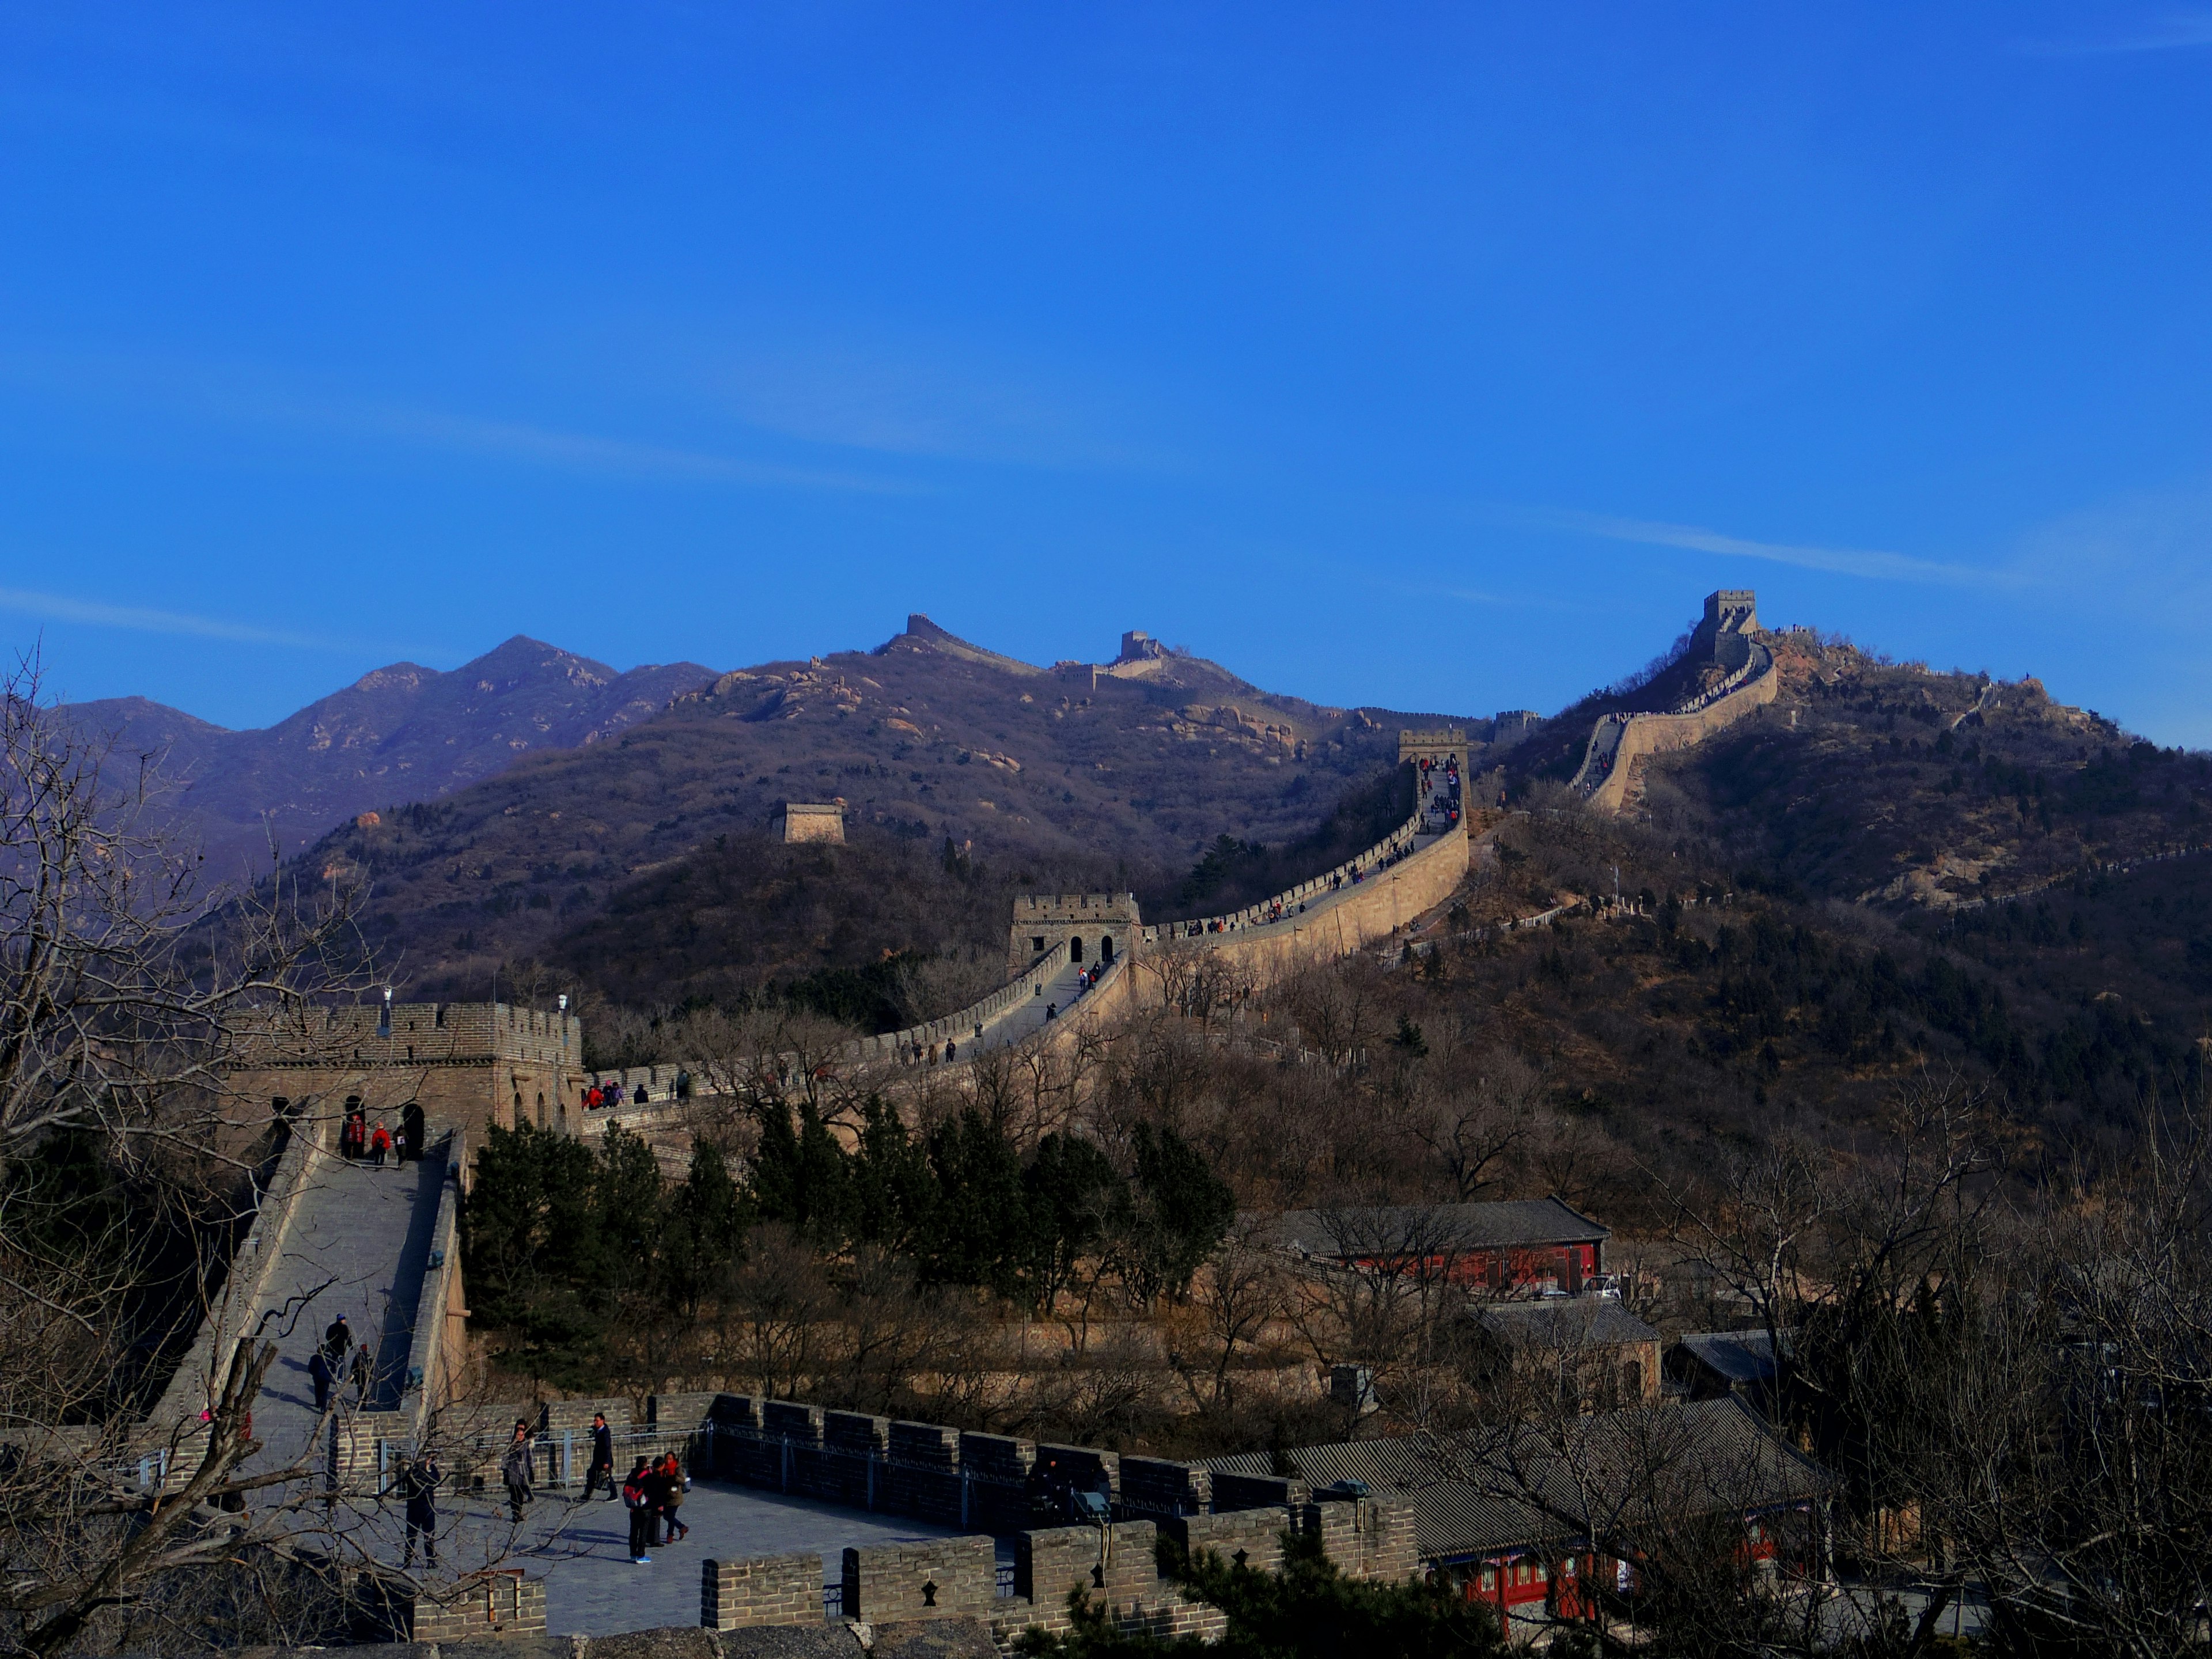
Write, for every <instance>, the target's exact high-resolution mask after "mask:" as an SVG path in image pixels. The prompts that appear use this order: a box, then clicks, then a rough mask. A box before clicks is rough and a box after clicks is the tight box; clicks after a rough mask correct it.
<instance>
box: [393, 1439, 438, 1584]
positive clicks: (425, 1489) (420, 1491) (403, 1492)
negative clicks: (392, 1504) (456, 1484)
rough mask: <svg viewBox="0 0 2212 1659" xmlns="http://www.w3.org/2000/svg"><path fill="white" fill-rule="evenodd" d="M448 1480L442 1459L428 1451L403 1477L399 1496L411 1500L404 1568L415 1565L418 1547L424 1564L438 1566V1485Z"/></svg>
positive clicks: (400, 1478) (402, 1560)
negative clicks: (417, 1546)
mask: <svg viewBox="0 0 2212 1659" xmlns="http://www.w3.org/2000/svg"><path fill="white" fill-rule="evenodd" d="M444 1478H445V1474H444V1471H442V1470H441V1469H440V1468H439V1467H438V1460H437V1458H436V1457H435V1456H434V1455H432V1454H430V1453H428V1452H424V1453H423V1454H422V1455H421V1456H420V1457H418V1458H416V1460H415V1461H414V1462H411V1463H410V1464H409V1465H408V1466H407V1468H406V1469H405V1470H404V1472H403V1473H402V1474H401V1475H400V1477H399V1495H400V1497H402V1498H405V1499H406V1500H407V1553H406V1554H405V1555H404V1556H403V1557H402V1558H401V1559H400V1563H399V1565H400V1566H401V1567H402V1568H403V1569H404V1568H407V1567H411V1566H413V1565H415V1546H416V1542H417V1541H420V1542H421V1543H422V1565H425V1566H428V1567H435V1566H436V1565H438V1484H439V1482H440V1481H441V1480H443V1479H444Z"/></svg>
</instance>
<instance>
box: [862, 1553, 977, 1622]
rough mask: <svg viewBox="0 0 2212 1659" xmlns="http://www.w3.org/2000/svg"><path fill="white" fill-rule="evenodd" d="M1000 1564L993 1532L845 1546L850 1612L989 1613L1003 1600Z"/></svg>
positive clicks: (880, 1615) (869, 1617)
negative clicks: (989, 1535) (1000, 1597)
mask: <svg viewBox="0 0 2212 1659" xmlns="http://www.w3.org/2000/svg"><path fill="white" fill-rule="evenodd" d="M998 1583H999V1574H998V1565H997V1561H996V1559H995V1556H994V1547H993V1545H992V1542H991V1541H990V1540H989V1539H987V1538H936V1539H932V1540H930V1541H927V1542H926V1543H915V1544H876V1545H871V1546H869V1547H866V1548H865V1549H848V1550H847V1551H846V1552H845V1616H846V1617H847V1618H848V1619H858V1620H866V1621H867V1622H871V1623H872V1622H874V1621H876V1620H885V1619H930V1618H941V1617H944V1616H946V1615H948V1614H952V1613H967V1614H969V1615H972V1616H975V1617H981V1618H987V1617H988V1616H989V1615H990V1613H991V1611H992V1608H993V1607H994V1604H995V1602H996V1601H997V1600H998V1594H999V1591H998Z"/></svg>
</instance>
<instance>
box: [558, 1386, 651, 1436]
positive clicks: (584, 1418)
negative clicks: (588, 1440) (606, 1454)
mask: <svg viewBox="0 0 2212 1659" xmlns="http://www.w3.org/2000/svg"><path fill="white" fill-rule="evenodd" d="M594 1412H605V1413H606V1414H607V1426H608V1427H609V1428H611V1429H612V1430H613V1431H615V1432H616V1433H617V1434H627V1433H629V1430H630V1419H631V1417H632V1416H633V1414H634V1413H635V1407H632V1406H631V1404H630V1401H629V1395H620V1396H616V1397H610V1398H608V1399H605V1400H550V1401H546V1403H545V1410H544V1414H543V1416H542V1417H541V1419H540V1420H539V1423H538V1427H539V1430H540V1431H541V1432H543V1433H545V1434H562V1433H568V1434H586V1433H589V1432H590V1431H591V1427H592V1413H594Z"/></svg>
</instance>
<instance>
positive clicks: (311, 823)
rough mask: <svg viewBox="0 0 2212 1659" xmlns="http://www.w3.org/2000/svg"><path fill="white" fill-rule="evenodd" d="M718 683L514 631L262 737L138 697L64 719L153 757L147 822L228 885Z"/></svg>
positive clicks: (376, 674)
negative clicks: (341, 828) (193, 845)
mask: <svg viewBox="0 0 2212 1659" xmlns="http://www.w3.org/2000/svg"><path fill="white" fill-rule="evenodd" d="M712 678H714V671H713V670H711V669H708V668H705V667H702V666H701V665H698V664H696V663H676V664H667V665H659V664H655V665H646V666H642V667H638V668H633V669H630V670H629V671H617V670H616V669H614V668H612V667H610V666H609V665H606V664H605V663H601V662H598V661H596V660H594V659H591V658H588V657H583V656H579V655H577V654H576V653H573V652H568V651H564V650H562V649H561V648H560V647H557V646H552V645H548V644H546V643H545V642H544V641H539V640H533V639H531V638H530V637H528V636H527V635H521V634H517V635H513V636H512V637H510V638H508V639H507V640H506V641H502V642H501V644H499V645H497V646H495V647H493V648H492V649H491V650H489V651H488V652H485V653H483V655H481V656H478V657H476V658H474V659H471V660H470V661H468V662H465V663H464V664H462V665H460V666H459V667H458V668H453V669H449V670H440V669H435V668H428V667H425V666H423V665H421V664H419V663H412V662H398V663H389V664H386V665H384V666H382V667H380V668H374V669H371V670H370V671H368V673H366V674H363V675H362V677H361V678H358V679H356V680H355V681H354V682H353V683H352V684H349V685H347V686H343V687H341V688H340V689H339V690H336V691H333V692H331V693H330V694H329V695H328V696H323V697H319V698H317V699H316V700H315V701H314V702H311V703H309V704H307V706H306V707H305V708H300V709H298V710H295V712H294V713H292V714H288V715H286V716H285V717H284V718H283V720H277V721H276V722H275V723H273V724H272V725H270V726H263V727H255V728H247V729H244V730H236V731H234V730H229V729H227V728H225V727H222V726H216V725H215V724H214V723H213V722H211V721H208V720H200V719H199V718H198V717H197V716H196V715H192V714H187V713H185V711H183V710H181V709H177V708H169V707H168V706H167V705H166V704H162V703H157V702H153V701H152V700H151V699H149V698H145V697H137V696H129V697H112V698H103V699H99V700H95V701H89V702H76V703H65V704H64V705H62V707H61V711H60V712H61V713H62V714H63V715H64V718H66V719H68V720H70V721H72V722H73V723H74V724H75V725H76V726H77V727H78V728H79V729H80V730H81V731H84V732H89V733H93V734H95V735H97V736H99V737H100V738H104V739H107V740H110V741H112V743H113V744H114V746H115V748H116V750H118V751H119V752H121V753H125V754H133V753H135V754H137V755H141V756H147V757H157V758H158V760H159V763H160V764H161V769H162V770H163V771H164V772H165V773H166V774H167V775H168V776H169V778H170V779H171V781H172V782H173V786H174V787H173V789H172V791H171V792H170V793H168V794H167V795H166V796H165V797H163V798H162V799H161V800H160V801H159V802H158V803H157V805H156V815H157V817H158V818H159V819H160V820H161V822H162V823H165V824H166V826H167V827H168V828H169V829H173V830H176V831H179V832H181V833H183V834H184V835H185V836H189V837H191V838H193V839H196V840H197V841H198V842H200V844H201V847H202V849H203V851H204V854H205V855H206V859H207V865H208V867H209V869H210V871H211V872H213V873H214V875H215V877H216V879H218V880H226V881H228V880H235V879H238V878H240V877H242V876H244V875H246V873H248V872H250V871H252V869H254V868H256V867H257V866H258V867H260V868H264V869H265V868H266V867H267V865H268V861H269V854H270V848H272V846H273V847H274V848H275V849H276V853H277V854H278V855H279V856H280V857H289V856H292V855H294V854H297V853H299V852H301V850H303V849H304V848H307V847H308V846H310V845H312V844H313V842H314V841H315V840H316V838H317V837H319V836H322V835H323V834H325V833H326V832H327V831H328V829H330V828H331V825H332V824H334V823H341V822H343V821H344V820H345V819H347V818H349V817H354V816H356V815H357V814H359V813H362V812H366V811H375V810H377V809H378V808H380V807H381V806H385V805H391V804H392V802H393V801H394V799H395V798H398V799H416V800H422V799H438V798H439V797H441V796H442V795H445V794H447V793H451V792H452V791H453V790H454V789H456V788H459V787H465V786H466V785H467V784H469V783H472V782H475V781H478V780H480V779H482V778H483V777H487V776H490V775H494V774H495V773H496V772H498V771H500V770H501V769H504V768H505V767H506V766H507V765H508V764H510V763H512V762H513V759H514V758H516V757H519V756H520V755H521V754H523V753H526V752H528V751H530V750H536V749H543V748H547V747H554V748H563V747H568V746H571V745H574V744H589V743H595V742H598V741H600V740H602V739H603V738H606V737H609V736H611V735H613V734H614V733H616V732H621V731H623V730H624V729H626V728H627V727H629V726H632V725H635V723H636V722H637V721H638V720H642V719H646V718H648V717H650V715H652V714H656V713H658V712H659V711H660V710H661V709H662V708H665V707H666V706H667V704H668V702H670V701H671V699H672V698H674V697H675V696H678V695H680V694H681V693H682V692H684V691H685V690H690V689H692V688H694V687H696V685H698V684H703V683H705V682H707V681H709V680H711V679H712ZM395 786H404V787H395Z"/></svg>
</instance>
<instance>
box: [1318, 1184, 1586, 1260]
mask: <svg viewBox="0 0 2212 1659" xmlns="http://www.w3.org/2000/svg"><path fill="white" fill-rule="evenodd" d="M1274 1233H1275V1237H1276V1238H1277V1240H1278V1241H1279V1243H1282V1244H1283V1245H1284V1246H1285V1247H1286V1248H1288V1249H1294V1250H1297V1251H1298V1252H1299V1253H1300V1254H1302V1255H1310V1256H1320V1257H1323V1258H1340V1257H1345V1256H1352V1257H1371V1256H1376V1255H1386V1256H1387V1255H1395V1254H1406V1253H1417V1254H1423V1255H1435V1254H1438V1253H1440V1252H1466V1251H1471V1250H1486V1249H1533V1248H1536V1247H1540V1246H1545V1245H1559V1244H1595V1243H1603V1242H1604V1241H1605V1240H1607V1239H1608V1238H1610V1237H1613V1232H1612V1230H1611V1229H1610V1228H1607V1227H1601V1226H1600V1225H1598V1224H1597V1223H1596V1222H1595V1221H1593V1220H1591V1219H1590V1218H1589V1217H1588V1216H1586V1215H1583V1214H1582V1213H1581V1212H1579V1211H1577V1210H1574V1209H1571V1208H1570V1207H1569V1206H1567V1205H1565V1204H1564V1203H1562V1202H1560V1201H1559V1200H1558V1199H1556V1198H1519V1199H1510V1200H1504V1201H1503V1202H1499V1203H1495V1204H1427V1205H1420V1204H1398V1205H1346V1206H1342V1207H1340V1208H1334V1209H1324V1210H1288V1211H1285V1212H1284V1213H1283V1214H1282V1215H1280V1216H1279V1217H1277V1218H1276V1219H1275V1224H1274Z"/></svg>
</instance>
